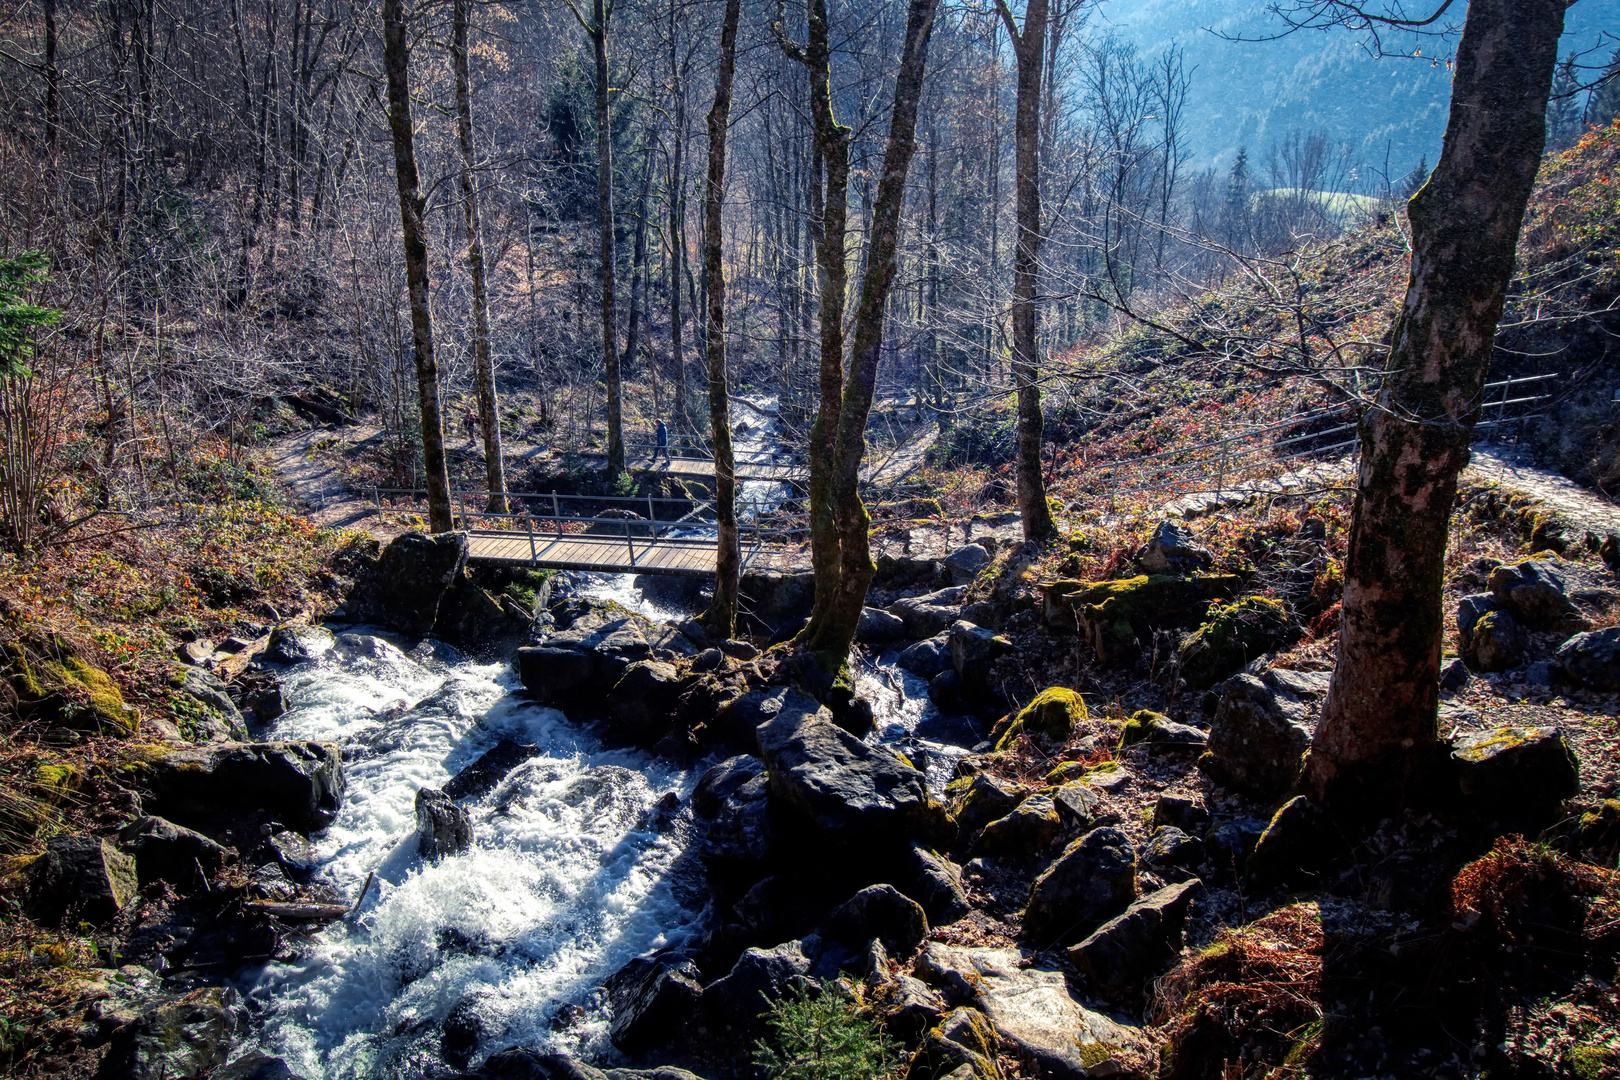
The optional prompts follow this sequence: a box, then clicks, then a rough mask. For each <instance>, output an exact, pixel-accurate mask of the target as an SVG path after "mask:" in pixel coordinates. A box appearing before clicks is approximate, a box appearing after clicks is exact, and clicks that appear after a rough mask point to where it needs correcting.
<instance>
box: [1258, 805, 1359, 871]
mask: <svg viewBox="0 0 1620 1080" xmlns="http://www.w3.org/2000/svg"><path fill="white" fill-rule="evenodd" d="M1342 847H1343V841H1342V840H1341V839H1340V837H1339V834H1338V833H1337V832H1335V831H1334V829H1333V824H1332V822H1331V821H1330V820H1329V819H1328V816H1327V815H1326V814H1324V813H1323V812H1322V810H1321V808H1320V807H1318V806H1317V805H1316V804H1315V803H1313V802H1312V801H1311V800H1309V799H1307V798H1306V797H1305V796H1303V795H1298V796H1295V797H1294V798H1292V799H1289V800H1288V801H1287V802H1285V803H1283V805H1282V806H1281V807H1280V808H1278V810H1277V812H1276V813H1275V814H1273V815H1272V816H1271V821H1270V822H1269V823H1268V824H1267V825H1266V830H1265V832H1263V833H1261V834H1260V838H1259V839H1258V840H1256V841H1255V844H1254V853H1253V854H1252V855H1250V856H1249V876H1250V877H1252V878H1253V879H1254V880H1255V881H1257V882H1259V883H1261V884H1262V885H1277V884H1288V883H1293V882H1297V881H1300V880H1301V879H1303V878H1308V877H1310V876H1312V875H1314V874H1317V873H1319V872H1320V871H1321V870H1322V869H1323V867H1325V866H1326V865H1327V864H1328V863H1329V862H1330V861H1331V860H1332V858H1333V857H1334V855H1336V854H1337V853H1338V852H1339V850H1340V848H1342Z"/></svg>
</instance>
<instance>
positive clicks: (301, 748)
mask: <svg viewBox="0 0 1620 1080" xmlns="http://www.w3.org/2000/svg"><path fill="white" fill-rule="evenodd" d="M149 783H150V785H151V790H152V795H153V800H152V808H153V809H154V810H156V811H159V812H161V813H162V814H163V815H164V816H165V817H170V818H177V819H179V820H181V821H185V820H188V819H193V818H199V819H204V820H212V819H214V818H217V817H219V816H227V817H228V816H230V815H232V814H249V815H268V816H269V817H271V818H273V819H274V820H276V821H280V822H281V823H282V824H284V825H287V826H289V827H291V828H294V829H297V830H299V831H300V832H315V831H317V830H320V829H324V828H326V827H327V826H328V825H330V824H331V823H332V821H333V819H334V818H336V817H337V814H338V810H339V809H340V808H341V807H342V806H343V790H344V779H343V755H342V752H341V751H340V750H339V749H338V747H337V744H335V743H316V742H264V743H214V744H212V745H209V746H204V747H198V748H195V749H185V750H176V751H173V752H171V753H169V754H166V755H165V756H163V757H161V758H159V759H157V760H156V761H155V762H153V763H152V767H151V772H150V774H149Z"/></svg>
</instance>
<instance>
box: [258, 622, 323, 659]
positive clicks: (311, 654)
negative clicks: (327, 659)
mask: <svg viewBox="0 0 1620 1080" xmlns="http://www.w3.org/2000/svg"><path fill="white" fill-rule="evenodd" d="M336 640H337V639H336V638H334V637H333V636H332V631H330V630H328V629H326V627H324V626H306V625H304V624H302V623H284V624H282V625H281V626H278V627H276V628H275V629H274V630H272V631H270V643H269V644H268V645H266V646H265V648H264V658H265V659H266V660H268V661H270V662H271V663H274V664H301V663H303V662H304V661H306V660H315V659H317V658H319V657H321V656H324V655H325V654H326V653H327V652H329V651H330V650H331V648H332V645H333V644H334V643H335V642H336Z"/></svg>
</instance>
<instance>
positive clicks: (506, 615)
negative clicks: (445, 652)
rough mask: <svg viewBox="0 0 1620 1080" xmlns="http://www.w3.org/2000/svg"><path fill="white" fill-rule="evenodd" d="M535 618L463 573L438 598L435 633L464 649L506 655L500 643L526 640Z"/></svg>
mask: <svg viewBox="0 0 1620 1080" xmlns="http://www.w3.org/2000/svg"><path fill="white" fill-rule="evenodd" d="M508 605H510V606H508ZM533 619H534V615H533V613H532V612H529V611H525V610H523V608H522V607H521V606H519V605H518V603H517V602H516V601H515V600H513V599H512V598H511V597H508V596H503V597H501V598H500V599H499V600H497V599H496V598H495V597H493V596H491V595H490V594H489V593H488V592H486V591H484V590H483V589H482V588H480V587H479V586H478V585H477V584H476V583H475V582H474V581H473V580H472V579H471V578H469V577H467V576H466V575H465V574H463V575H461V576H459V577H457V578H456V579H455V581H454V582H452V583H451V585H450V588H449V590H448V591H446V592H445V594H444V598H443V599H442V600H440V601H439V614H438V617H437V618H436V619H435V620H434V621H433V634H434V636H435V637H437V638H439V639H440V640H442V641H448V642H452V643H454V644H455V645H457V646H459V647H460V648H463V649H469V650H472V651H475V652H479V653H484V654H500V655H504V653H505V650H504V649H499V648H497V646H499V645H501V644H503V643H508V642H515V641H521V640H524V639H526V638H527V636H528V630H529V625H530V624H531V623H532V622H533Z"/></svg>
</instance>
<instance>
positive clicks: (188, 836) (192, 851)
mask: <svg viewBox="0 0 1620 1080" xmlns="http://www.w3.org/2000/svg"><path fill="white" fill-rule="evenodd" d="M118 841H119V843H121V844H122V845H123V846H124V847H125V848H127V849H128V850H129V851H130V853H131V854H133V855H134V856H135V868H136V871H137V873H138V875H139V877H140V882H141V884H142V885H148V884H150V883H152V882H154V881H167V882H168V883H169V884H171V885H175V886H177V887H180V888H182V889H185V888H195V887H199V886H202V885H205V884H206V883H207V880H208V878H209V877H210V876H212V875H214V874H217V873H219V871H220V870H221V869H223V868H224V866H225V859H226V851H225V849H224V848H222V847H220V846H219V845H218V844H216V843H214V842H213V841H212V840H210V839H208V837H206V836H204V835H203V834H202V833H199V832H193V831H192V830H190V829H187V828H182V827H181V826H179V825H176V824H175V823H174V822H172V821H165V820H163V819H162V818H160V817H151V816H147V817H140V818H136V819H135V820H134V821H132V822H130V823H129V824H128V825H125V826H124V827H123V828H122V829H120V830H119V831H118Z"/></svg>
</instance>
